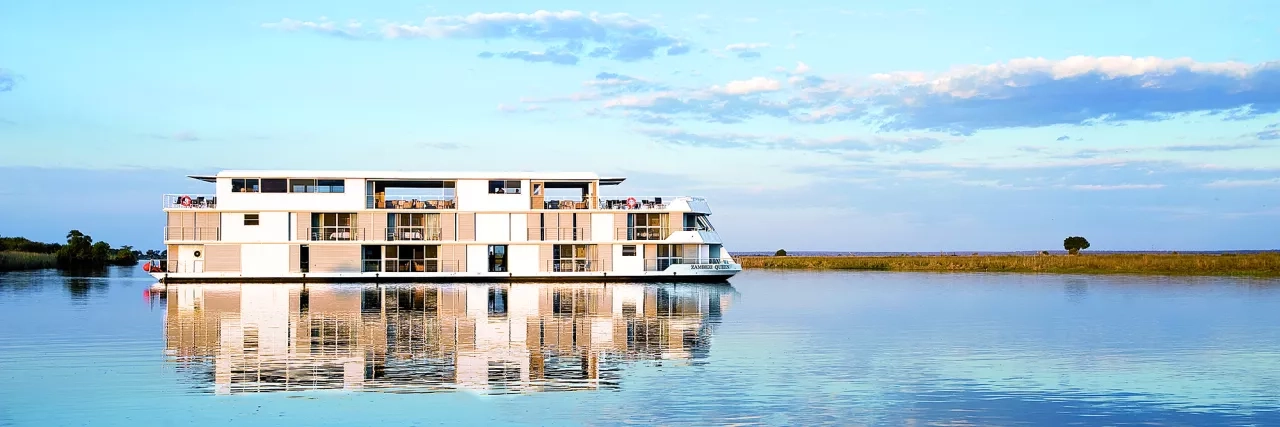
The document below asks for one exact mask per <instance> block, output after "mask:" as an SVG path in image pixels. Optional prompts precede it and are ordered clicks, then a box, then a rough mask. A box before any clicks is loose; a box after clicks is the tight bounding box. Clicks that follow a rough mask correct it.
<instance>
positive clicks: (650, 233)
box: [627, 213, 667, 240]
mask: <svg viewBox="0 0 1280 427" xmlns="http://www.w3.org/2000/svg"><path fill="white" fill-rule="evenodd" d="M666 237H667V215H666V214H660V213H636V214H630V215H627V240H662V239H665V238H666Z"/></svg>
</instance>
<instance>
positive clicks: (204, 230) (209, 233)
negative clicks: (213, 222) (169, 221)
mask: <svg viewBox="0 0 1280 427" xmlns="http://www.w3.org/2000/svg"><path fill="white" fill-rule="evenodd" d="M164 239H165V240H222V229H221V228H219V227H165V228H164Z"/></svg>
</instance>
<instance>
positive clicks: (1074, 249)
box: [1062, 236, 1089, 255]
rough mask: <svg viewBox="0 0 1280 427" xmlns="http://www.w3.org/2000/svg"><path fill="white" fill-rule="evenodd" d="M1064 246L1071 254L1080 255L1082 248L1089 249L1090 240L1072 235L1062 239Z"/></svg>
mask: <svg viewBox="0 0 1280 427" xmlns="http://www.w3.org/2000/svg"><path fill="white" fill-rule="evenodd" d="M1062 248H1063V249H1066V250H1067V253H1069V254H1072V255H1079V254H1080V250H1081V249H1089V241H1088V240H1086V239H1085V238H1083V237H1080V236H1071V237H1068V238H1066V239H1065V240H1063V241H1062Z"/></svg>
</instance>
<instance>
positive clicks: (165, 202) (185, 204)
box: [161, 194, 218, 209]
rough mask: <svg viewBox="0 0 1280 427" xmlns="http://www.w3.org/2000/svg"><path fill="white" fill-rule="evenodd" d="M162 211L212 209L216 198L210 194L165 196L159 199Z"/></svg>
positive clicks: (216, 205)
mask: <svg viewBox="0 0 1280 427" xmlns="http://www.w3.org/2000/svg"><path fill="white" fill-rule="evenodd" d="M161 203H162V206H163V207H164V209H213V208H216V207H218V198H217V197H216V196H214V195H212V194H165V195H163V196H162V197H161Z"/></svg>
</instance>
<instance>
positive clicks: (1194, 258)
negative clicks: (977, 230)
mask: <svg viewBox="0 0 1280 427" xmlns="http://www.w3.org/2000/svg"><path fill="white" fill-rule="evenodd" d="M738 261H739V262H740V263H741V264H742V266H743V268H784V269H810V270H881V271H940V272H946V271H955V272H965V271H968V272H1009V273H1067V274H1107V273H1115V274H1161V275H1203V276H1271V277H1275V276H1280V252H1269V253H1254V254H1222V255H1211V254H1183V255H1174V254H1106V255H1085V256H1043V255H1041V256H1021V255H989V256H982V255H978V256H828V257H822V256H789V257H785V258H780V257H768V256H755V257H739V258H738Z"/></svg>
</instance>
